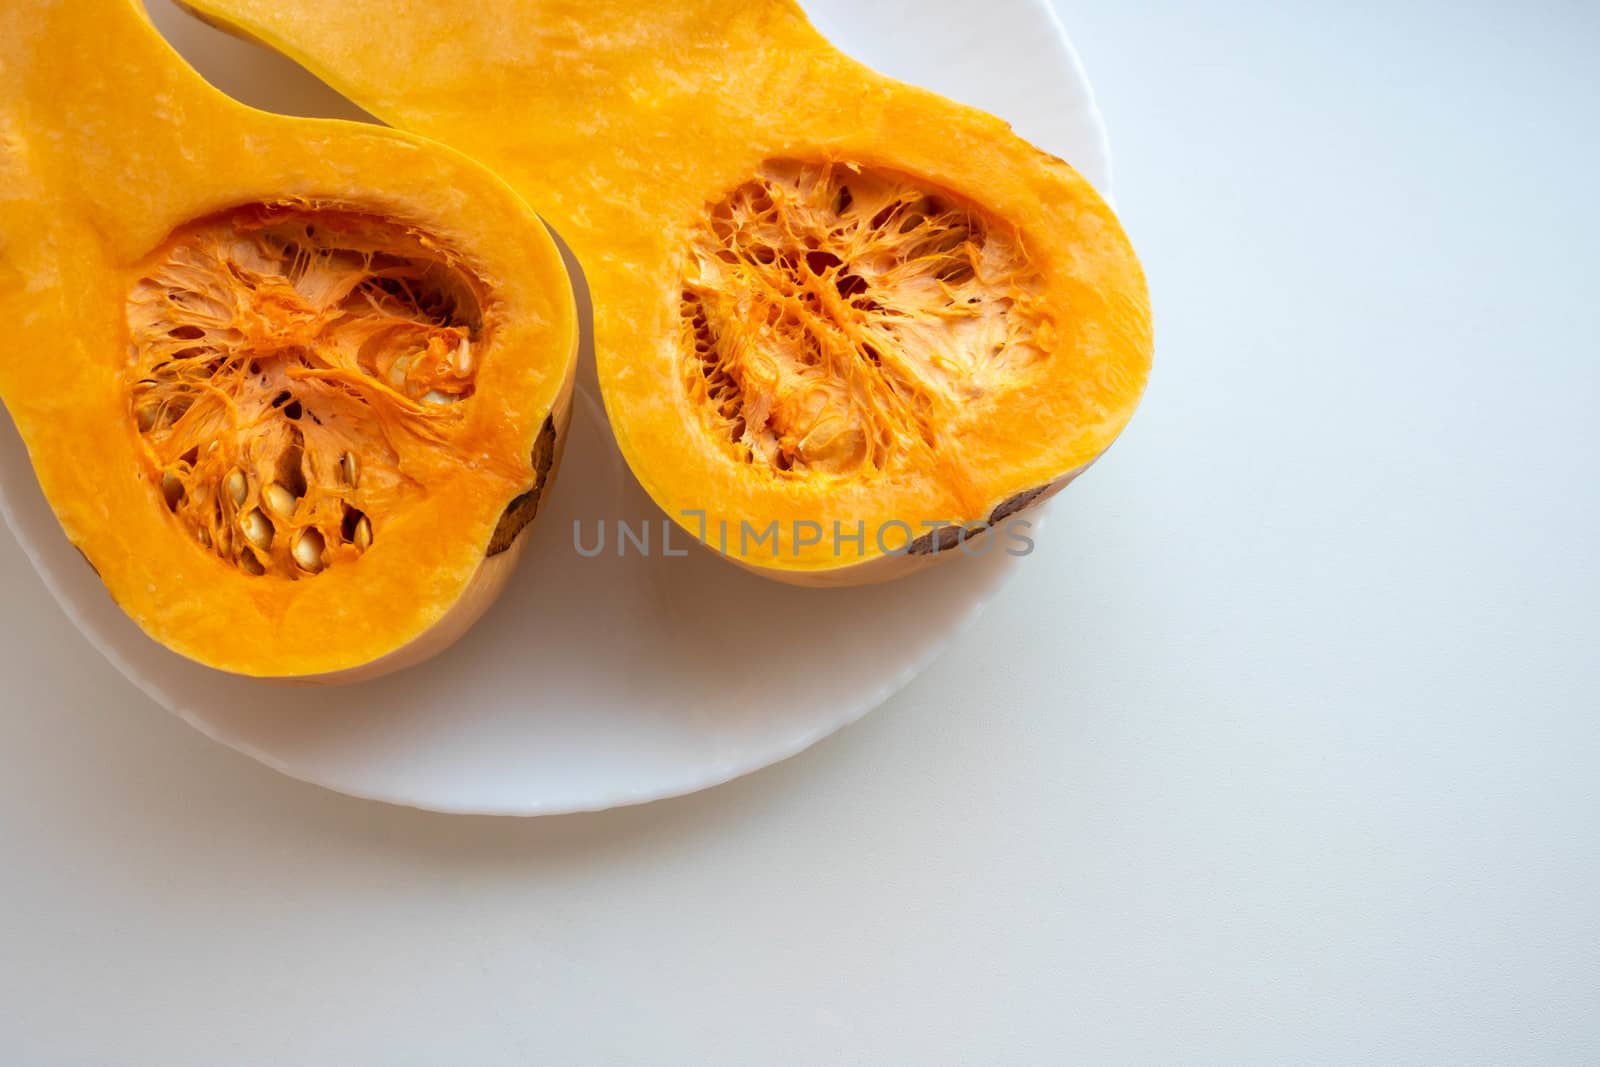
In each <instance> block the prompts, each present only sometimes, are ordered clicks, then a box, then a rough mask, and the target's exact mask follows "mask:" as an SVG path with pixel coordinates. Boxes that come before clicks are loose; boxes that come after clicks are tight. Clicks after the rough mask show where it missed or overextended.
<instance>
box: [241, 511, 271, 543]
mask: <svg viewBox="0 0 1600 1067" xmlns="http://www.w3.org/2000/svg"><path fill="white" fill-rule="evenodd" d="M239 531H240V532H241V533H243V534H244V536H245V539H246V540H248V541H249V542H250V543H251V544H252V545H255V546H256V547H257V548H266V547H267V546H268V545H270V544H272V523H270V522H268V521H267V517H266V516H265V515H263V514H261V509H260V508H251V509H250V511H249V512H248V513H247V514H246V515H245V517H244V518H242V519H240V520H239Z"/></svg>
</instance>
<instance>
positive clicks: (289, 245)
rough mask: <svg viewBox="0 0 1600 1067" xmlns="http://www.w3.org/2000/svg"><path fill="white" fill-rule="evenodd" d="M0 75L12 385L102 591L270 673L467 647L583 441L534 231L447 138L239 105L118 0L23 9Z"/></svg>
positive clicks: (4, 283)
mask: <svg viewBox="0 0 1600 1067" xmlns="http://www.w3.org/2000/svg"><path fill="white" fill-rule="evenodd" d="M0 72H3V75H4V77H3V78H0V317H3V318H4V320H5V321H6V323H7V324H8V338H7V344H6V346H5V348H4V351H0V396H3V398H4V401H5V406H6V408H7V410H8V411H9V413H10V415H11V418H12V419H13V420H14V421H15V423H16V426H17V428H18V430H19V432H20V434H21V436H22V438H23V440H24V441H25V443H26V445H27V448H28V451H29V455H30V458H31V459H32V461H33V466H34V470H35V472H36V474H37V476H38V479H39V483H40V485H41V486H42V487H43V489H44V492H45V495H46V497H47V498H48V499H49V502H50V505H51V507H52V508H53V509H54V510H55V513H56V515H57V517H58V518H59V519H60V522H61V525H62V528H63V529H64V530H65V532H66V534H67V536H68V537H69V538H70V539H71V540H72V542H73V543H74V544H75V545H77V546H78V547H79V549H80V550H81V551H82V552H83V554H84V556H85V557H86V558H87V560H88V561H89V563H90V564H91V565H92V566H93V567H94V568H95V570H96V571H97V572H98V573H99V575H100V577H101V579H102V580H103V581H104V583H105V585H106V588H107V589H108V590H109V591H110V593H111V595H112V597H114V598H115V600H116V601H117V603H118V604H119V605H121V607H122V608H123V609H124V610H125V611H127V613H128V614H129V615H130V616H132V617H133V619H134V620H135V621H137V622H138V623H139V625H140V626H141V627H143V628H144V630H145V631H146V632H147V633H149V634H150V635H151V636H152V637H154V638H156V639H157V640H159V641H161V642H162V643H163V644H165V645H167V646H168V647H170V648H172V649H174V650H175V651H177V652H180V653H182V654H184V655H186V656H189V657H191V658H193V659H196V660H198V661H200V662H202V663H205V664H208V665H210V666H213V667H217V668H220V669H223V670H227V671H234V672H238V673H242V674H248V675H258V676H265V677H279V678H298V679H315V680H332V679H343V678H349V677H355V676H361V675H364V674H371V673H376V672H379V671H382V670H387V669H391V668H393V667H397V666H401V665H404V664H405V663H408V662H414V661H415V660H417V659H419V658H421V657H423V656H425V655H427V654H429V653H431V652H433V651H436V650H438V649H439V648H442V647H444V646H445V645H446V644H448V643H449V642H450V641H451V640H453V639H454V638H455V637H457V636H459V634H460V633H461V632H462V631H464V630H465V628H466V627H467V626H468V625H469V624H470V623H471V621H472V620H473V619H474V618H476V617H477V615H478V614H479V613H480V612H481V611H482V610H483V608H484V607H485V606H486V605H487V604H488V602H489V601H490V600H492V599H493V596H494V595H495V593H497V592H498V591H499V589H500V587H501V586H502V585H503V583H504V581H505V577H506V575H507V574H508V573H509V570H510V568H511V566H512V565H513V561H514V560H515V558H516V556H517V554H518V552H519V550H520V545H521V542H520V541H519V540H518V538H517V533H518V532H519V531H520V529H521V528H522V526H523V525H524V524H525V523H526V522H527V521H528V520H529V519H530V518H531V517H532V515H533V512H534V511H535V510H536V508H537V504H538V498H539V495H540V494H541V493H542V492H543V491H544V489H545V487H546V484H547V482H548V480H549V479H550V477H551V476H552V475H553V473H554V470H555V466H556V462H557V459H558V457H559V453H560V448H561V441H562V438H563V436H564V433H565V429H566V425H567V413H568V410H569V398H570V391H571V385H572V370H573V363H574V359H575V354H576V344H577V329H576V324H575V310H574V303H573V296H572V292H571V288H570V285H569V280H568V278H567V275H566V273H565V269H564V267H563V265H562V262H561V259H560V256H559V254H558V252H557V250H556V248H555V246H554V244H553V242H552V241H551V239H550V237H549V235H548V233H547V232H546V231H545V230H544V228H543V226H542V225H541V223H540V222H539V220H538V218H537V217H536V216H535V215H534V214H533V213H532V212H531V211H530V210H529V208H528V207H527V206H526V204H525V203H524V202H523V201H522V200H521V199H520V198H519V197H518V196H517V195H516V193H514V192H513V191H512V190H511V189H510V188H509V187H508V186H506V185H505V184H504V183H503V182H502V181H500V179H498V178H497V177H495V176H494V175H493V174H491V173H490V172H488V171H486V170H484V169H483V168H481V167H480V166H478V165H477V164H475V163H473V162H471V161H470V160H468V159H467V158H465V157H464V156H461V155H460V154H458V153H456V152H454V151H452V150H449V149H447V148H444V147H442V146H439V145H436V144H433V143H430V142H427V141H424V140H422V139H420V138H418V137H415V136H413V135H409V134H401V133H396V132H394V131H389V130H383V129H378V128H372V127H366V126H362V125H359V124H354V123H343V122H330V121H312V120H306V119H291V118H284V117H280V116H275V115H268V114H264V113H261V112H257V111H254V110H251V109H249V108H246V107H244V106H242V105H240V104H238V103H236V102H234V101H232V100H230V99H228V98H227V97H225V96H223V95H222V94H220V93H218V92H216V91H215V90H213V89H212V88H211V87H210V86H208V85H206V84H205V83H204V82H203V81H202V80H201V79H200V78H199V77H198V76H197V75H196V74H195V73H194V72H193V71H191V70H190V69H189V68H188V67H187V66H186V65H185V64H184V63H183V62H182V61H181V60H180V59H179V57H178V56H177V55H176V53H174V52H173V51H172V50H171V49H170V48H169V47H168V46H167V44H166V43H165V42H164V41H163V40H162V39H161V38H160V36H159V35H158V34H157V33H156V32H155V30H154V29H153V28H152V27H151V26H150V25H149V23H148V21H147V19H146V17H145V15H144V13H143V11H142V9H140V8H139V7H138V6H137V5H136V4H135V3H133V2H132V0H74V2H72V3H48V2H43V0H9V2H8V3H7V4H5V5H4V6H3V8H0Z"/></svg>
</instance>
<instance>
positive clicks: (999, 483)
mask: <svg viewBox="0 0 1600 1067" xmlns="http://www.w3.org/2000/svg"><path fill="white" fill-rule="evenodd" d="M189 6H190V7H192V8H193V9H195V10H196V11H198V12H200V13H201V14H202V15H203V16H204V17H207V18H209V19H211V20H212V21H215V22H217V23H218V24H220V25H223V26H225V27H228V28H232V29H233V30H235V31H236V32H239V33H241V34H243V35H245V36H247V37H251V38H254V39H257V40H259V41H262V42H264V43H266V44H268V45H269V46H271V47H274V48H277V49H279V50H280V51H283V52H285V53H287V54H288V55H290V56H292V57H293V58H295V59H297V60H299V61H300V62H301V63H302V64H304V65H305V66H307V67H308V68H309V69H310V70H312V71H313V72H314V73H316V74H318V75H319V76H321V77H323V78H324V79H325V80H326V81H328V82H329V83H330V84H332V85H333V86H334V87H335V88H337V89H339V90H341V91H342V92H344V93H345V94H346V95H348V96H350V97H351V99H353V100H354V101H356V102H357V103H358V104H360V105H361V106H363V107H364V108H366V109H367V110H368V111H370V112H372V113H374V114H376V115H378V116H380V117H381V118H384V119H385V120H387V121H390V122H392V123H394V124H395V125H397V126H400V127H403V128H407V129H412V130H416V131H419V132H422V133H425V134H427V135H429V136H432V137H435V138H438V139H440V140H443V141H446V142H447V143H450V144H452V145H454V146H456V147H458V148H461V149H462V150H463V151H465V152H467V153H468V154H470V155H472V156H474V157H476V158H478V159H480V160H482V161H484V162H485V163H487V164H488V165H490V166H491V167H493V168H494V169H495V170H496V171H498V172H499V173H500V174H502V175H503V176H504V177H505V178H506V179H507V180H508V181H510V182H511V183H512V184H513V185H514V186H516V187H517V188H518V189H519V190H521V191H522V192H523V193H524V194H525V195H527V196H529V197H530V198H531V199H534V200H536V201H537V202H538V203H540V204H541V205H542V207H543V210H544V211H545V214H546V217H547V218H549V219H550V220H551V222H552V224H553V226H554V227H555V228H556V230H557V231H558V232H560V233H561V234H562V235H563V236H564V237H565V238H566V240H567V241H568V243H569V244H570V245H571V246H572V248H573V250H574V251H575V252H576V254H577V256H578V258H579V260H580V261H581V262H582V263H583V265H584V269H585V273H586V276H587V279H588V282H589V285H590V288H591V291H592V293H593V295H594V300H595V337H596V359H597V364H598V369H599V373H600V380H601V385H602V388H603V392H604V397H605V402H606V409H607V413H608V416H609V417H610V419H611V423H612V428H613V430H614V432H615V433H616V436H617V440H618V443H619V445H620V447H621V449H622V452H623V454H624V456H625V457H626V458H627V460H628V462H629V464H630V466H631V467H632V469H633V471H634V473H635V475H636V476H637V477H638V478H639V480H640V482H641V484H642V485H643V486H644V487H645V489H646V490H647V491H648V492H649V493H650V494H651V496H652V497H653V498H654V499H655V500H656V502H657V503H658V504H659V505H660V506H661V507H662V508H663V509H664V510H665V511H666V512H667V514H668V515H670V516H672V517H673V518H674V519H675V520H677V521H678V522H679V523H680V524H681V525H683V526H684V527H685V529H688V530H690V531H691V532H692V533H695V534H696V535H697V536H698V535H700V534H702V533H704V529H705V526H706V525H707V524H708V523H710V524H716V523H718V522H719V521H720V522H722V523H724V524H726V523H732V524H733V525H734V527H735V529H736V530H737V529H738V527H740V526H743V525H750V526H752V527H754V528H757V529H761V530H765V529H766V528H767V527H769V525H772V524H776V526H777V536H776V538H775V540H763V541H761V542H759V543H758V544H756V545H755V546H754V547H752V546H750V545H749V544H748V542H744V543H741V541H742V540H743V539H739V538H735V539H734V541H733V543H731V544H730V543H723V544H719V545H718V548H719V549H720V550H723V551H725V552H726V553H727V554H728V555H729V556H731V557H732V558H734V559H735V560H737V561H739V562H741V563H744V564H746V565H748V566H751V567H754V568H757V569H758V570H760V571H761V572H762V573H764V574H768V575H769V576H772V577H777V578H781V579H784V580H794V581H804V582H814V583H844V582H856V581H866V580H875V579H878V578H882V577H888V576H893V575H895V574H899V573H903V572H904V571H905V570H907V569H910V568H911V567H913V566H915V565H916V564H917V562H918V561H917V559H915V558H908V556H907V555H904V554H902V553H904V552H906V550H907V549H910V548H912V547H915V546H917V545H919V544H926V543H927V542H925V541H922V540H921V538H920V537H918V536H917V535H922V536H924V537H926V536H934V537H935V539H936V540H937V539H938V538H937V535H926V534H922V531H924V530H925V529H929V528H930V527H931V528H933V529H937V528H939V524H941V523H951V524H954V525H955V526H956V527H959V528H965V527H967V526H981V525H983V524H984V523H987V522H989V521H992V520H993V519H994V518H995V516H996V515H997V514H1000V513H1003V512H1006V513H1010V512H1014V510H1015V509H1016V508H1017V507H1018V506H1019V502H1020V504H1030V505H1031V504H1033V503H1036V502H1037V501H1038V500H1042V499H1043V498H1045V497H1046V496H1048V495H1049V494H1050V493H1051V492H1053V491H1054V490H1056V489H1059V488H1060V487H1061V486H1062V485H1064V484H1065V483H1066V482H1067V481H1070V480H1071V478H1072V477H1074V476H1076V474H1077V473H1079V472H1081V471H1082V470H1083V469H1084V468H1085V467H1087V465H1088V464H1089V463H1091V462H1093V461H1094V459H1095V458H1096V457H1098V456H1099V455H1100V454H1101V453H1102V452H1103V451H1104V450H1105V449H1106V448H1107V447H1108V446H1109V444H1110V443H1111V441H1112V440H1113V439H1114V438H1115V437H1116V436H1117V434H1118V433H1119V432H1120V431H1121V430H1122V428H1123V427H1124V426H1125V425H1126V423H1127V421H1128V419H1129V417H1130V416H1131V414H1132V411H1133V409H1134V407H1135V406H1136V404H1137V401H1138V398H1139V396H1140V394H1141V392H1142V390H1143V387H1144V383H1145V381H1146V378H1147V376H1148V372H1149V365H1150V354H1151V335H1150V314H1149V306H1148V300H1147V296H1146V292H1145V286H1144V279H1143V275H1142V273H1141V271H1140V268H1139V265H1138V261H1137V259H1136V257H1135V256H1134V254H1133V251H1132V249H1131V247H1130V246H1129V244H1128V241H1127V238H1126V236H1125V235H1124V234H1123V231H1122V229H1121V227H1120V225H1119V224H1118V222H1117V220H1116V218H1115V216H1114V215H1113V214H1112V212H1111V210H1110V209H1109V207H1107V205H1106V204H1105V203H1104V201H1103V200H1102V199H1101V198H1100V197H1099V196H1098V195H1097V194H1096V193H1095V192H1094V190H1093V189H1091V188H1090V187H1089V186H1088V184H1087V183H1086V182H1085V181H1084V180H1083V179H1082V178H1081V177H1080V176H1079V175H1078V174H1077V173H1076V172H1074V171H1073V170H1072V168H1071V167H1070V166H1068V165H1067V164H1066V163H1064V162H1062V161H1061V160H1058V159H1055V158H1053V157H1051V156H1049V155H1047V154H1045V153H1043V152H1040V151H1039V150H1037V149H1035V148H1033V147H1032V146H1030V145H1028V144H1027V143H1025V142H1023V141H1022V140H1021V139H1019V138H1017V137H1016V136H1015V135H1014V134H1012V133H1011V131H1010V130H1009V129H1008V128H1007V127H1006V126H1005V124H1004V123H1002V122H1001V121H999V120H998V119H995V118H994V117H992V116H989V115H986V114H983V113H981V112H978V111H975V110H973V109H971V108H967V107H963V106H961V105H958V104H955V103H953V102H951V101H948V100H944V99H942V98H940V97H937V96H935V95H933V94H931V93H927V92H924V91H922V90H919V89H915V88H912V87H910V86H906V85H903V84H901V83H897V82H895V81H893V80H891V79H888V78H885V77H883V76H881V75H878V74H876V73H875V72H872V71H870V70H869V69H867V68H865V67H864V66H862V65H861V64H859V63H857V62H855V61H854V60H851V59H850V58H848V57H846V56H844V55H843V54H841V53H840V52H839V51H837V50H836V49H834V48H833V47H832V46H831V45H830V44H829V43H828V42H827V41H826V40H824V39H823V38H822V37H821V36H820V35H819V34H817V33H816V31H815V30H814V29H813V28H812V27H811V26H810V25H809V23H807V21H806V20H805V18H804V16H803V14H802V13H801V12H800V10H799V9H798V8H797V7H796V6H795V5H794V4H792V3H789V2H786V0H754V2H749V0H673V2H669V3H663V4H653V5H644V6H640V5H636V4H634V3H631V2H624V0H487V2H485V3H481V4H474V5H471V6H470V7H469V8H465V9H460V8H454V7H447V6H446V5H426V4H414V5H407V7H406V11H405V17H403V18H400V19H388V20H386V21H385V22H384V24H385V25H386V27H388V32H389V36H388V37H387V38H386V45H387V47H386V48H385V49H384V50H383V52H382V54H378V53H375V52H374V51H373V50H372V49H371V48H370V47H369V44H368V27H369V26H371V25H373V24H374V23H375V20H377V19H379V18H380V17H383V13H384V12H387V11H389V5H381V4H379V3H377V2H376V0H348V2H346V3H343V4H339V5H332V6H329V5H323V4H319V3H316V2H315V0H190V3H189ZM395 70H404V71H405V72H406V76H405V77H403V78H396V77H394V76H393V72H394V71H395ZM552 160H560V161H563V163H565V164H566V165H564V166H551V161H552ZM889 524H898V525H901V526H902V527H903V528H906V529H910V530H911V531H913V535H912V537H913V538H917V539H916V540H912V539H911V538H901V539H898V544H896V541H897V538H896V537H894V536H891V537H890V538H889V539H888V541H887V543H885V541H884V540H883V539H881V538H875V537H874V536H873V534H872V531H878V532H882V531H883V529H884V528H885V527H886V526H887V525H889ZM697 526H698V529H697ZM802 526H806V527H809V528H811V529H814V528H815V527H821V528H822V529H823V530H824V531H830V532H831V531H833V530H835V529H843V530H846V531H853V530H856V529H859V528H861V527H865V528H866V530H868V531H869V533H868V536H867V538H866V544H865V546H864V548H863V549H862V550H861V551H859V552H857V551H855V550H854V547H853V546H852V547H851V549H850V550H848V551H846V552H843V553H841V551H840V543H839V542H838V541H837V540H836V539H835V538H833V537H831V536H824V537H823V538H821V539H820V540H818V541H817V542H815V543H807V542H808V541H809V537H808V536H807V535H804V534H802V533H801V532H800V530H801V527H802Z"/></svg>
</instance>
